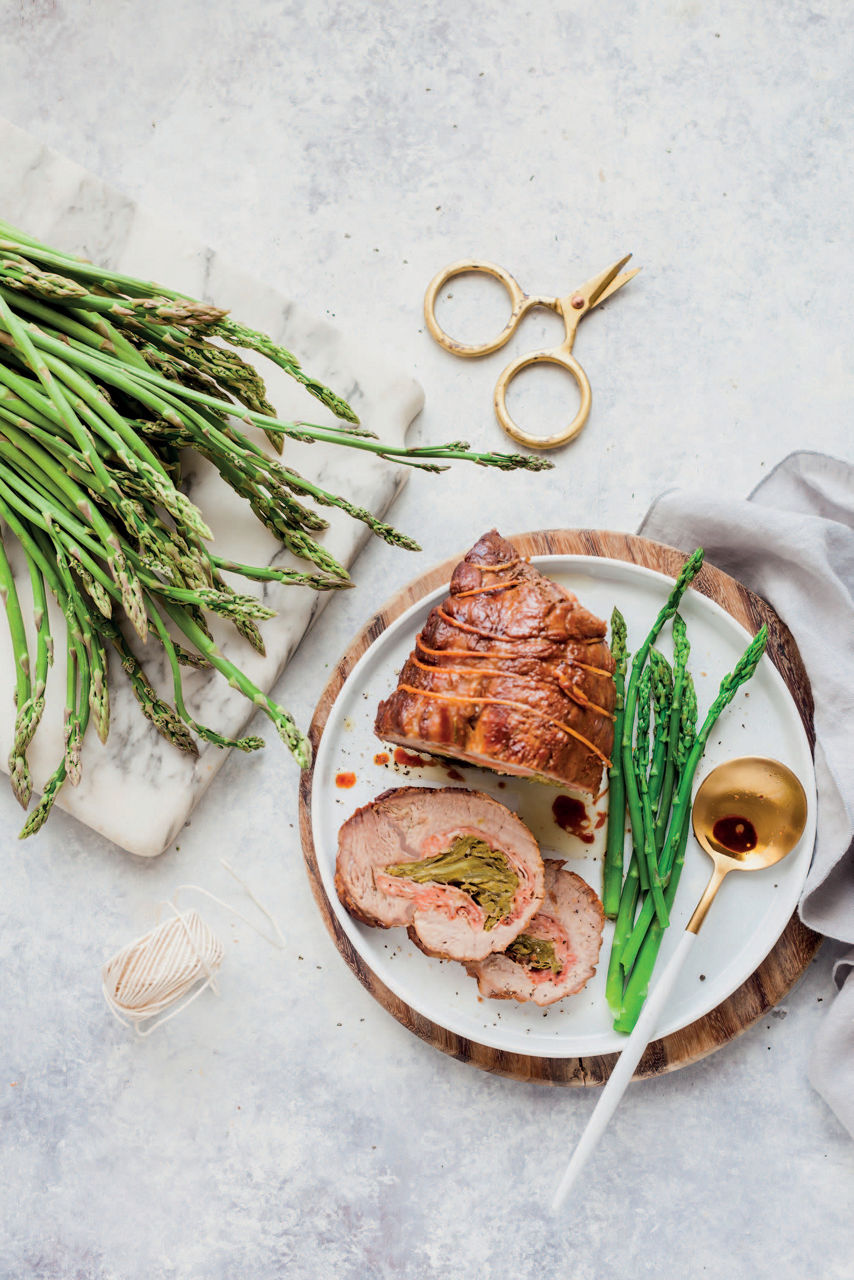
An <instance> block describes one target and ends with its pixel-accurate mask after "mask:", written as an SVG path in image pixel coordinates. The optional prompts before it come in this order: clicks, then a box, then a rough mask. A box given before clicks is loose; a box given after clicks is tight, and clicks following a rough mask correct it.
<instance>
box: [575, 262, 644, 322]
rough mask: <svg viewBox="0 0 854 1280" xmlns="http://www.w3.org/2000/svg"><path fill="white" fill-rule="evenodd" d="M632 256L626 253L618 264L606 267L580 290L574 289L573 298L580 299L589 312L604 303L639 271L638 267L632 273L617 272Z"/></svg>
mask: <svg viewBox="0 0 854 1280" xmlns="http://www.w3.org/2000/svg"><path fill="white" fill-rule="evenodd" d="M631 256H632V255H631V254H630V253H627V254H626V256H625V258H620V261H619V262H615V263H614V264H613V266H610V267H607V268H606V269H605V270H604V271H602V272H600V274H599V275H598V276H594V277H593V279H592V280H588V281H587V283H586V284H583V285H582V286H581V288H580V289H576V291H575V293H574V295H573V296H574V297H581V298H583V299H584V301H585V302H586V303H587V310H588V311H590V310H592V309H593V307H595V306H597V305H598V304H599V303H600V302H604V300H605V299H606V298H610V296H611V294H612V293H616V291H617V289H619V288H621V287H622V286H623V285H624V284H626V283H627V282H628V281H629V280H631V278H632V276H636V275H637V273H638V272H639V271H640V267H635V268H634V270H633V271H623V274H622V275H620V274H619V272H620V271H621V270H622V268H623V267H624V266H625V265H626V263H627V262H628V260H629V258H630V257H631Z"/></svg>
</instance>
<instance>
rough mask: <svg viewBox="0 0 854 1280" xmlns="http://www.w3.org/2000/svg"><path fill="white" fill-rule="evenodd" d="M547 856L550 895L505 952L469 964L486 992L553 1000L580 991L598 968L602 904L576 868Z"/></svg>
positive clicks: (543, 1001)
mask: <svg viewBox="0 0 854 1280" xmlns="http://www.w3.org/2000/svg"><path fill="white" fill-rule="evenodd" d="M544 861H545V869H546V896H545V898H544V900H543V905H542V906H541V907H540V909H539V911H538V912H537V914H536V915H535V916H534V918H533V920H532V921H531V922H530V924H527V925H526V926H525V928H524V930H523V931H522V932H521V933H520V934H519V935H518V937H516V938H515V939H514V940H513V942H511V943H510V945H509V946H508V947H507V948H506V949H505V951H504V954H503V955H491V956H487V957H486V959H485V960H480V961H477V962H474V963H472V962H469V963H467V964H466V971H467V972H468V973H469V974H470V976H471V977H473V978H477V986H478V991H479V992H480V994H481V995H482V996H491V997H492V998H493V999H497V1000H520V1001H527V1000H530V1001H532V1002H533V1003H534V1004H538V1005H547V1004H553V1003H554V1002H555V1000H562V999H563V998H564V996H571V995H574V994H575V992H576V991H580V990H581V988H582V987H583V986H585V985H586V983H587V982H589V980H590V979H591V978H592V977H593V974H594V973H595V972H596V965H597V963H598V960H599V948H600V947H601V945H602V928H603V925H604V923H605V913H604V911H603V910H602V903H601V902H600V901H599V899H598V898H597V896H596V894H595V893H594V892H593V890H592V889H591V888H590V886H589V885H588V884H585V882H584V881H583V880H582V879H581V877H580V876H577V875H576V874H575V872H574V871H565V870H564V869H563V866H562V864H561V863H560V862H558V861H556V860H555V859H554V858H546V859H545V860H544Z"/></svg>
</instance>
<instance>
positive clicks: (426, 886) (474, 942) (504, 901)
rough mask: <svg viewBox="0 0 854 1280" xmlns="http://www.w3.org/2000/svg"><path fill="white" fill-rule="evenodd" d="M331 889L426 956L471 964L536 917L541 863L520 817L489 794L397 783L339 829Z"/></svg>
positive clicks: (501, 946)
mask: <svg viewBox="0 0 854 1280" xmlns="http://www.w3.org/2000/svg"><path fill="white" fill-rule="evenodd" d="M335 888H336V890H337V892H338V897H339V898H340V900H341V902H342V903H343V905H344V906H345V907H346V908H347V910H348V911H349V912H350V914H351V915H353V916H355V917H356V918H357V919H358V920H361V921H363V922H364V923H365V924H370V925H379V926H380V927H382V928H391V927H393V926H395V925H401V926H404V927H408V928H409V929H410V930H411V932H412V935H413V936H414V937H415V939H416V941H417V942H418V945H419V946H421V947H422V948H423V949H424V950H426V951H429V953H430V954H431V955H438V956H443V957H447V958H449V959H453V960H480V959H483V957H484V956H488V955H489V954H490V953H491V952H493V951H503V950H504V948H505V947H506V946H508V944H509V943H511V942H512V941H513V939H514V938H515V937H516V936H517V934H519V933H520V932H521V931H522V930H523V929H524V928H525V927H526V926H527V925H528V923H529V922H530V921H531V919H532V918H533V916H535V915H536V912H537V909H538V907H539V906H540V903H541V902H542V900H543V891H544V882H543V860H542V858H541V857H540V851H539V848H538V846H537V842H536V840H535V839H534V837H533V836H532V835H531V833H530V831H529V830H528V828H527V827H526V826H525V825H524V823H522V822H521V821H520V820H519V818H517V817H516V815H515V814H514V813H511V812H510V810H509V809H507V808H506V807H505V806H504V805H503V804H499V802H498V801H497V800H493V799H492V798H491V797H490V796H487V795H483V794H481V793H480V792H477V791H466V790H463V789H462V788H457V787H440V788H435V789H434V788H429V787H398V788H396V789H394V790H392V791H386V792H384V793H383V794H382V795H381V796H378V797H377V798H376V800H374V801H373V802H372V803H371V804H367V805H364V806H363V807H362V808H361V809H357V810H356V812H355V813H354V814H353V816H352V817H351V818H349V819H348V820H347V821H346V822H345V823H344V825H343V826H342V828H341V830H340V832H339V835H338V858H337V862H336V867H335Z"/></svg>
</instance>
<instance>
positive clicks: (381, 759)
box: [374, 751, 391, 764]
mask: <svg viewBox="0 0 854 1280" xmlns="http://www.w3.org/2000/svg"><path fill="white" fill-rule="evenodd" d="M390 759H391V756H390V755H389V753H388V752H387V751H378V752H377V754H376V755H375V756H374V764H388V762H389V760H390Z"/></svg>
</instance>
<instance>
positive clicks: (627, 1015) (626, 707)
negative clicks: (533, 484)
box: [604, 549, 767, 1031]
mask: <svg viewBox="0 0 854 1280" xmlns="http://www.w3.org/2000/svg"><path fill="white" fill-rule="evenodd" d="M702 560H703V553H702V550H699V549H698V550H697V551H695V552H694V554H693V555H692V556H690V557H689V558H688V560H687V561H686V563H685V565H684V566H683V568H682V572H681V573H680V575H679V577H678V579H677V581H676V583H675V585H674V587H673V589H672V591H671V593H670V595H669V597H668V599H667V602H666V604H665V605H664V608H663V609H662V610H661V612H660V613H659V615H658V617H657V618H656V620H655V622H654V623H653V626H652V628H651V629H650V632H649V634H648V635H647V637H646V639H645V640H644V642H643V644H642V645H641V647H640V648H639V649H638V651H637V653H636V654H635V656H634V659H633V661H632V667H631V674H630V677H629V683H628V686H627V688H626V690H625V696H624V698H623V696H622V693H623V690H622V680H623V678H624V672H625V667H626V629H625V623H624V621H623V619H622V617H621V615H619V614H618V612H617V611H615V614H614V617H612V622H611V634H612V641H611V647H612V652H613V655H614V658H615V661H616V663H617V674H616V682H617V719H618V725H619V730H618V733H615V750H614V760H615V764H614V766H612V769H611V782H610V788H611V790H610V801H609V815H608V842H607V849H606V858H605V871H604V892H605V894H606V895H607V901H606V914H609V915H613V916H614V917H615V922H614V936H613V941H612V945H611V954H610V958H609V963H608V975H607V979H606V988H605V993H606V998H607V1000H608V1003H609V1005H610V1006H611V1009H612V1010H613V1012H614V1014H615V1020H614V1026H615V1028H616V1029H617V1030H619V1031H631V1030H632V1028H633V1027H634V1025H635V1023H636V1022H637V1019H638V1016H639V1014H640V1011H641V1008H642V1006H643V1002H644V1000H645V999H646V995H647V991H648V989H649V982H650V978H651V976H652V972H653V968H654V966H655V962H656V959H657V956H658V951H659V947H660V945H661V939H662V936H663V933H664V930H665V928H666V927H667V925H668V923H669V919H670V911H671V908H672V906H673V901H674V898H675V895H676V889H677V887H678V884H679V877H680V874H681V871H682V866H683V863H684V859H685V849H686V846H687V841H688V834H689V830H690V822H691V789H692V784H693V780H694V775H695V773H696V771H697V766H698V764H699V762H700V759H701V757H702V755H703V751H704V750H705V746H706V742H707V741H708V737H709V734H710V732H711V730H712V728H713V727H714V725H715V723H716V722H717V719H718V717H719V716H720V714H721V712H722V711H723V710H724V709H725V708H726V707H727V706H728V705H729V703H730V702H731V701H732V699H733V698H734V697H735V695H736V693H737V691H738V690H739V688H740V687H741V686H742V685H743V684H744V683H745V682H746V681H747V680H749V679H750V678H751V676H752V675H753V673H754V671H755V670H756V667H757V665H758V663H759V660H760V658H761V657H762V654H763V653H764V651H765V644H766V640H767V629H766V628H765V627H762V629H761V630H760V631H759V632H758V633H757V634H756V636H755V637H754V638H753V640H752V641H751V643H750V644H749V645H748V647H747V649H746V650H745V652H744V654H743V655H742V657H741V658H740V659H739V661H738V663H737V664H736V666H735V668H734V670H733V671H732V672H731V673H730V674H729V675H726V676H725V677H724V678H723V680H722V681H721V685H720V688H719V690H718V694H717V697H716V698H715V700H714V702H713V703H712V705H711V707H710V708H709V711H708V713H707V715H706V717H705V719H704V720H703V723H702V725H701V726H700V728H699V729H697V696H696V692H695V689H694V682H693V679H692V677H691V674H690V672H689V671H688V657H689V654H690V644H689V642H688V634H687V629H686V627H685V623H684V621H683V619H682V618H681V616H680V615H679V614H678V613H677V609H678V607H679V602H680V600H681V598H682V595H683V594H684V592H685V590H686V589H687V587H688V585H689V584H690V582H691V581H692V579H693V578H694V577H695V576H696V574H697V572H698V571H699V569H700V567H701V565H702ZM671 618H672V620H673V627H672V630H673V665H672V667H671V664H670V663H669V662H668V661H667V659H666V658H665V657H664V655H663V654H661V653H660V652H659V651H658V650H657V649H655V648H654V647H653V646H654V644H655V641H656V640H657V638H658V636H659V634H660V633H661V631H662V629H663V627H664V625H665V624H666V623H667V621H669V620H670V619H671ZM621 713H622V714H621ZM615 775H616V776H615ZM615 781H616V784H617V785H616V786H615ZM627 809H628V815H629V825H630V829H631V853H630V856H629V862H628V867H627V868H626V870H625V875H623V857H624V854H623V844H624V835H625V824H626V811H627ZM618 877H619V880H618ZM620 881H621V886H620V883H619V882H620Z"/></svg>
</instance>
